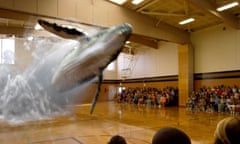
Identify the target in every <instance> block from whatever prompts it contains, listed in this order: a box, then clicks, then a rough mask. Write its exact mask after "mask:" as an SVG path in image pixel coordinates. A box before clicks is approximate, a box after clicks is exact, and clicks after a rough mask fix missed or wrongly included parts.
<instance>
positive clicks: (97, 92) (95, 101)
mask: <svg viewBox="0 0 240 144" xmlns="http://www.w3.org/2000/svg"><path fill="white" fill-rule="evenodd" d="M102 81H103V71H102V70H100V71H99V75H98V87H97V91H96V94H95V97H94V98H93V101H92V106H91V110H90V114H92V113H93V111H94V108H95V105H96V103H97V100H98V96H99V93H100V90H101V85H102Z"/></svg>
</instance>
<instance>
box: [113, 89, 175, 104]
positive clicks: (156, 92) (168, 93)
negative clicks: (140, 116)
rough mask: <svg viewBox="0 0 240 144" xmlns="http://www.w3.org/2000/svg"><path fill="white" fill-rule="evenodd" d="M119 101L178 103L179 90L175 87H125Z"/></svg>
mask: <svg viewBox="0 0 240 144" xmlns="http://www.w3.org/2000/svg"><path fill="white" fill-rule="evenodd" d="M117 101H118V102H119V103H128V104H136V105H141V106H145V105H147V106H155V107H165V106H170V105H177V104H178V90H177V88H173V87H165V88H162V89H161V88H152V87H143V88H140V87H136V88H126V89H123V90H122V92H121V93H119V95H118V100H117Z"/></svg>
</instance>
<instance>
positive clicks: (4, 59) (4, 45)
mask: <svg viewBox="0 0 240 144" xmlns="http://www.w3.org/2000/svg"><path fill="white" fill-rule="evenodd" d="M0 56H1V58H0V64H15V60H14V58H15V40H14V39H13V38H3V39H0Z"/></svg>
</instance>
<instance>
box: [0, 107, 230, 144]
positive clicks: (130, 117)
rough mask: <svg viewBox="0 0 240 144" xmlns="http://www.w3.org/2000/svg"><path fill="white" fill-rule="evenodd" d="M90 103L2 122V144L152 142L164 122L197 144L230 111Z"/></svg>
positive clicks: (208, 140) (209, 137) (203, 142)
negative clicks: (47, 115) (42, 116)
mask: <svg viewBox="0 0 240 144" xmlns="http://www.w3.org/2000/svg"><path fill="white" fill-rule="evenodd" d="M89 110H90V105H88V104H85V105H79V106H76V107H74V108H72V111H73V114H71V115H68V116H59V117H56V118H54V119H51V120H44V121H35V122H28V123H25V124H21V125H8V124H6V123H4V122H2V123H0V143H1V144H96V143H98V144H107V142H108V140H109V139H110V137H111V136H112V135H116V134H119V135H122V136H124V137H125V138H126V140H127V142H128V144H150V143H151V139H152V136H153V135H154V133H155V131H156V130H158V129H159V128H161V127H164V126H172V127H177V128H180V129H182V130H184V131H185V132H186V133H187V134H188V135H189V136H190V138H191V140H192V143H193V144H210V143H211V142H212V140H213V132H214V129H215V127H216V124H217V122H218V121H219V120H221V119H222V118H224V117H228V116H230V114H224V113H205V112H191V111H187V110H186V109H185V108H177V107H167V108H160V109H159V108H152V107H138V106H136V105H129V104H118V103H114V102H102V103H101V102H99V103H97V106H96V108H95V111H94V113H93V114H92V115H90V114H89Z"/></svg>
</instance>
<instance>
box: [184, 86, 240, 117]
mask: <svg viewBox="0 0 240 144" xmlns="http://www.w3.org/2000/svg"><path fill="white" fill-rule="evenodd" d="M239 94H240V88H238V87H237V86H236V85H235V86H233V87H230V86H225V85H219V86H215V87H212V88H211V87H202V88H200V89H199V90H197V91H193V92H192V94H191V95H190V96H189V98H188V101H187V109H189V110H197V111H206V112H229V113H231V114H238V113H239V112H240V96H239Z"/></svg>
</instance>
